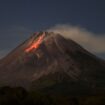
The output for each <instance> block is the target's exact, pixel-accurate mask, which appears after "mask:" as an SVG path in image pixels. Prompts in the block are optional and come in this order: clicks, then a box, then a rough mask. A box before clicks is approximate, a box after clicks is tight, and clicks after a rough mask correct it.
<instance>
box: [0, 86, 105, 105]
mask: <svg viewBox="0 0 105 105" xmlns="http://www.w3.org/2000/svg"><path fill="white" fill-rule="evenodd" d="M103 94H104V93H103ZM0 105H105V95H102V94H101V95H99V94H97V95H80V96H70V95H66V96H65V95H61V94H60V95H59V94H56V95H54V94H45V93H43V92H38V91H37V92H36V91H26V90H25V89H24V88H21V87H16V88H10V87H1V88H0Z"/></svg>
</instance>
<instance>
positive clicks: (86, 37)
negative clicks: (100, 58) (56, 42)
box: [47, 25, 105, 54]
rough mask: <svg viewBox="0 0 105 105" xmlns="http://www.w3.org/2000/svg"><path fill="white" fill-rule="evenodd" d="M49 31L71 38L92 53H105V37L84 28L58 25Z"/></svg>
mask: <svg viewBox="0 0 105 105" xmlns="http://www.w3.org/2000/svg"><path fill="white" fill-rule="evenodd" d="M47 31H50V32H55V33H59V34H61V35H63V36H64V37H66V38H70V39H72V40H74V41H76V42H77V43H79V44H80V45H82V46H83V47H84V48H85V49H87V50H88V51H90V52H92V53H95V54H101V53H105V35H96V34H95V33H93V32H89V31H88V30H86V29H84V28H81V27H78V26H71V25H56V26H54V27H51V28H49V29H48V30H47Z"/></svg>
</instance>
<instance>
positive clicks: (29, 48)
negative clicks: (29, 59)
mask: <svg viewBox="0 0 105 105" xmlns="http://www.w3.org/2000/svg"><path fill="white" fill-rule="evenodd" d="M44 36H45V33H43V34H42V35H41V36H40V37H39V38H38V40H37V41H36V42H34V43H33V44H32V45H31V46H29V47H28V48H27V49H26V50H25V52H27V53H28V52H30V51H32V50H33V49H37V48H38V47H39V45H40V44H41V42H42V40H43V38H44Z"/></svg>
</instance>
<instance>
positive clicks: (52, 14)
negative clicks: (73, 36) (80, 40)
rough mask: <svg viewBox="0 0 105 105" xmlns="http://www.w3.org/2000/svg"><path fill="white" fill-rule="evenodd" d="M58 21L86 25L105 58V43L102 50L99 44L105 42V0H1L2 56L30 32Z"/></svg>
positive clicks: (92, 41)
mask: <svg viewBox="0 0 105 105" xmlns="http://www.w3.org/2000/svg"><path fill="white" fill-rule="evenodd" d="M58 24H60V25H61V26H67V25H68V26H70V27H73V29H75V27H79V28H78V29H79V31H81V29H85V30H86V31H85V32H86V35H87V36H89V38H90V39H91V35H92V38H93V40H91V44H92V45H93V48H95V49H96V50H95V51H96V53H97V55H99V56H102V57H103V58H104V59H105V49H104V48H103V46H105V45H102V50H101V51H100V52H99V48H98V47H101V44H105V43H104V41H105V0H0V57H2V56H3V55H5V54H7V53H8V52H9V51H11V50H12V49H13V48H15V47H16V46H17V45H18V44H19V43H21V42H22V41H23V40H25V39H26V38H27V37H29V36H30V34H31V33H33V32H35V31H40V30H45V29H50V27H54V26H56V25H58ZM70 29H71V28H70ZM87 33H88V34H87ZM84 34H85V33H84ZM86 35H85V36H86ZM85 38H88V37H85ZM90 39H88V42H89V41H90ZM98 39H99V40H98ZM97 40H98V41H97ZM101 40H102V41H103V42H102V43H100V42H101ZM98 42H99V44H100V45H99V46H97V45H98ZM89 43H90V42H89ZM93 43H97V44H95V45H94V44H93ZM87 44H88V43H87ZM87 46H88V45H87ZM96 47H97V48H98V49H97V48H96ZM90 50H91V49H90Z"/></svg>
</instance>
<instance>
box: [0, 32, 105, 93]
mask: <svg viewBox="0 0 105 105" xmlns="http://www.w3.org/2000/svg"><path fill="white" fill-rule="evenodd" d="M4 85H9V86H22V87H25V88H33V89H45V90H48V89H49V90H54V91H60V90H61V91H68V90H71V91H72V90H75V91H76V90H78V89H81V90H82V89H93V90H94V89H96V88H97V89H100V88H101V89H104V88H105V61H104V60H101V59H99V58H98V57H96V56H95V55H93V54H91V53H90V52H88V51H87V50H85V49H84V48H82V47H81V46H80V45H79V44H77V43H76V42H74V41H73V40H71V39H66V38H64V37H63V36H61V35H59V34H56V33H53V32H38V33H34V34H33V35H32V36H31V37H30V38H29V39H28V40H26V41H25V42H23V43H22V44H21V45H19V46H18V47H17V48H15V49H14V50H13V51H12V52H10V53H9V54H8V55H7V56H6V57H5V58H3V59H2V60H1V61H0V86H4Z"/></svg>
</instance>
